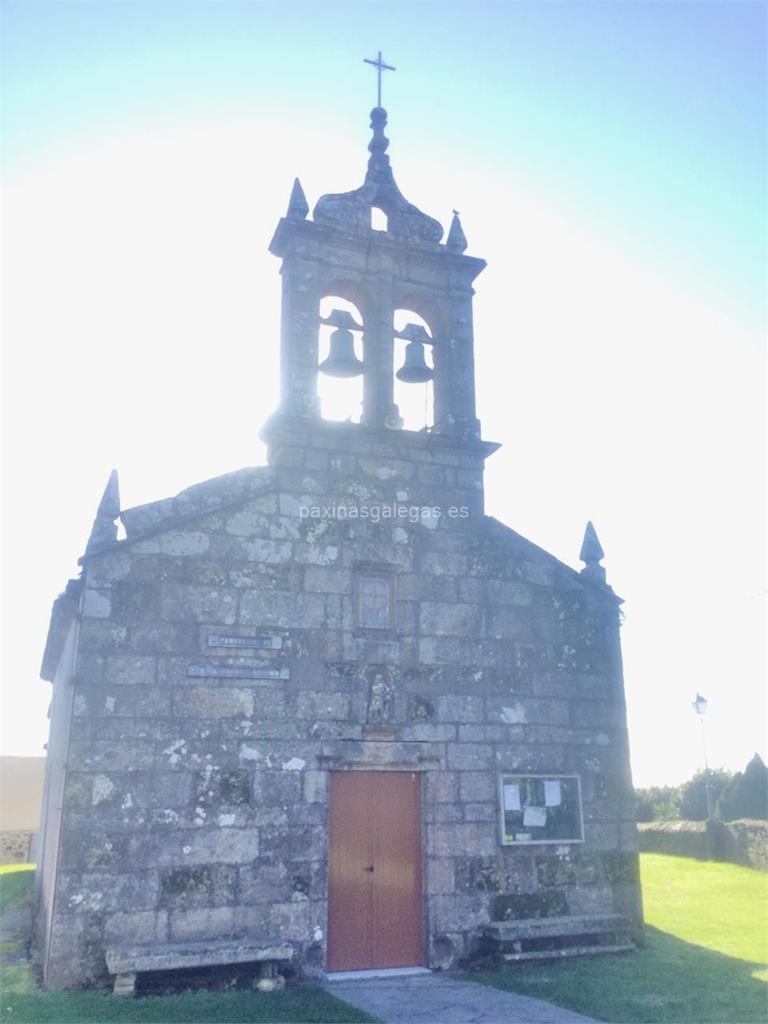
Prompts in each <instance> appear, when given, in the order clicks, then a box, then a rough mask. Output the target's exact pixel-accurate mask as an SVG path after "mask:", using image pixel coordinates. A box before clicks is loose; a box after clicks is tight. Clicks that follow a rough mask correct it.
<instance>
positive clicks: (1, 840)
mask: <svg viewBox="0 0 768 1024" xmlns="http://www.w3.org/2000/svg"><path fill="white" fill-rule="evenodd" d="M33 836H34V832H5V831H3V832H0V864H26V863H27V862H28V861H29V859H30V847H31V845H32V837H33Z"/></svg>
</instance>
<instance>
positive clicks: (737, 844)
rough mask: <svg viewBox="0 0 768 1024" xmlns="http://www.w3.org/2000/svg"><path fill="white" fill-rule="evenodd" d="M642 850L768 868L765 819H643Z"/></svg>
mask: <svg viewBox="0 0 768 1024" xmlns="http://www.w3.org/2000/svg"><path fill="white" fill-rule="evenodd" d="M637 832H638V840H639V845H640V852H641V853H668V854H673V855H674V856H677V857H695V858H696V859H697V860H708V859H711V860H722V861H726V862H727V863H729V864H743V865H745V866H746V867H750V868H756V869H757V870H758V871H768V821H758V820H753V819H749V818H742V819H739V820H738V821H713V822H712V823H711V825H710V829H709V831H708V830H707V823H706V822H705V821H642V822H639V823H638V826H637Z"/></svg>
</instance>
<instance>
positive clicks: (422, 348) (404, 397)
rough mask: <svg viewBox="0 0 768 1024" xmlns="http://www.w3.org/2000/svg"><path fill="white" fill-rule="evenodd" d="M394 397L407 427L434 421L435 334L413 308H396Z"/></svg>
mask: <svg viewBox="0 0 768 1024" xmlns="http://www.w3.org/2000/svg"><path fill="white" fill-rule="evenodd" d="M393 325H394V328H395V380H394V399H395V405H396V406H397V407H398V410H399V413H400V418H401V420H402V425H403V428H404V429H405V430H424V429H425V428H426V429H427V430H430V429H431V428H432V426H433V424H434V391H433V378H434V354H433V348H434V344H433V338H432V332H431V330H430V327H429V324H428V323H427V321H426V320H425V319H424V318H423V317H421V316H419V314H418V313H416V312H414V311H413V310H412V309H396V310H395V313H394V318H393Z"/></svg>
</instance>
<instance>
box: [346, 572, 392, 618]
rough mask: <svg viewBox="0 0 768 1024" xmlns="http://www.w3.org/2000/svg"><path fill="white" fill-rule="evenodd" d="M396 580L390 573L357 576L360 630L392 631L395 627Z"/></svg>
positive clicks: (356, 601)
mask: <svg viewBox="0 0 768 1024" xmlns="http://www.w3.org/2000/svg"><path fill="white" fill-rule="evenodd" d="M393 584H394V580H393V578H392V576H391V574H389V573H379V572H361V573H357V575H356V576H355V624H356V625H357V627H358V628H359V629H383V630H391V629H392V628H393V625H394V609H395V604H394V594H393V590H394V587H393Z"/></svg>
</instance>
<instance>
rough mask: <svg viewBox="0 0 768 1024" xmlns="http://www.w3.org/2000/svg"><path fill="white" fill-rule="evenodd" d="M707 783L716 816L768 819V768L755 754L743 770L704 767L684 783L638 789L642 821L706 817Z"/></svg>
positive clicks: (696, 819)
mask: <svg viewBox="0 0 768 1024" xmlns="http://www.w3.org/2000/svg"><path fill="white" fill-rule="evenodd" d="M707 784H709V799H710V803H711V806H712V812H713V817H715V818H719V819H720V820H721V821H735V820H736V819H737V818H758V819H768V768H766V766H765V764H764V763H763V759H762V758H761V757H760V755H759V754H755V756H754V757H753V758H752V760H751V761H750V762H749V764H748V765H747V766H746V768H745V769H744V771H743V772H736V773H735V774H734V773H733V772H729V771H726V769H724V768H714V769H710V770H709V771H705V770H703V769H702V770H701V771H698V772H696V774H695V775H694V776H693V777H692V778H690V779H688V781H687V782H684V783H682V785H680V786H649V787H647V788H644V789H635V796H636V798H637V820H638V821H669V820H671V819H677V818H679V819H681V820H683V821H706V819H707V817H708V813H707Z"/></svg>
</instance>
